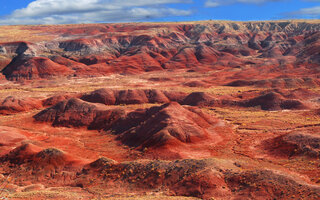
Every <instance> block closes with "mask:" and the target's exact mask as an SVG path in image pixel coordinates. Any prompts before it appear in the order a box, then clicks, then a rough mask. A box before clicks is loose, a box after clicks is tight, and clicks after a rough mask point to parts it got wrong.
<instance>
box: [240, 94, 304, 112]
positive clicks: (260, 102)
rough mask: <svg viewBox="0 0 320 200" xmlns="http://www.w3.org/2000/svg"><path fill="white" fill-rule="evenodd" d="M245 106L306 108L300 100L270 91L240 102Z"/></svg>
mask: <svg viewBox="0 0 320 200" xmlns="http://www.w3.org/2000/svg"><path fill="white" fill-rule="evenodd" d="M239 104H240V105H242V106H245V107H256V106H260V107H261V109H262V110H281V109H304V108H306V106H305V105H303V104H302V103H301V102H300V101H298V100H285V99H284V98H283V96H281V95H280V94H278V93H275V92H270V93H267V94H264V95H261V96H258V97H255V98H253V99H250V100H247V101H244V102H240V103H239Z"/></svg>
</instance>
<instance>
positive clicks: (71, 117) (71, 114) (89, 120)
mask: <svg viewBox="0 0 320 200" xmlns="http://www.w3.org/2000/svg"><path fill="white" fill-rule="evenodd" d="M122 115H124V111H123V110H120V109H113V110H108V109H107V108H106V107H105V106H103V105H98V104H92V103H88V102H85V101H83V100H80V99H77V98H71V99H69V100H65V101H62V102H60V103H58V104H56V105H55V106H52V107H50V108H47V109H45V110H43V111H41V112H40V113H38V114H36V115H35V116H33V117H34V119H35V120H36V121H41V122H52V125H53V126H66V127H69V126H74V127H88V128H89V129H97V130H98V129H102V128H105V127H108V126H109V125H111V124H112V123H113V122H114V121H115V120H117V119H118V118H120V117H121V116H122Z"/></svg>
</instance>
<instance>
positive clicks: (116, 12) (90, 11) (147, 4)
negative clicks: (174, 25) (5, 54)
mask: <svg viewBox="0 0 320 200" xmlns="http://www.w3.org/2000/svg"><path fill="white" fill-rule="evenodd" d="M191 2H192V0H151V1H150V0H126V1H122V0H35V1H33V2H31V3H30V4H29V5H28V6H27V7H26V8H22V9H17V10H15V11H14V12H13V13H12V14H10V15H8V16H4V17H2V18H0V24H64V23H95V22H123V21H139V20H143V19H149V18H152V19H153V18H160V17H167V16H185V15H190V14H191V11H190V10H181V9H173V8H170V7H168V6H167V4H171V3H191Z"/></svg>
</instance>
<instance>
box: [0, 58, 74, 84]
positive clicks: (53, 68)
mask: <svg viewBox="0 0 320 200" xmlns="http://www.w3.org/2000/svg"><path fill="white" fill-rule="evenodd" d="M72 73H73V70H71V69H69V68H68V67H66V66H64V65H60V64H57V63H55V62H53V61H52V60H50V59H49V58H45V57H24V56H18V57H15V58H14V59H13V60H12V61H11V63H10V64H9V65H8V66H7V67H6V68H5V69H3V74H4V75H5V76H6V77H7V79H9V80H20V79H37V78H48V77H52V76H65V75H70V74H72Z"/></svg>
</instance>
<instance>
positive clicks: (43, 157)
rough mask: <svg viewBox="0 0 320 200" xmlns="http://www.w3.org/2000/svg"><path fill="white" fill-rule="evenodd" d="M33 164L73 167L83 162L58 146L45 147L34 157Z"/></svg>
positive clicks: (45, 166) (48, 166)
mask: <svg viewBox="0 0 320 200" xmlns="http://www.w3.org/2000/svg"><path fill="white" fill-rule="evenodd" d="M32 162H33V164H34V165H35V166H36V167H37V168H41V169H42V168H46V169H48V168H53V169H56V168H61V167H72V166H76V165H77V164H79V163H81V161H80V160H77V159H74V158H72V157H71V156H70V155H68V154H66V153H64V152H63V151H61V150H59V149H56V148H48V149H44V150H42V151H40V152H38V153H37V154H35V155H34V157H33V158H32Z"/></svg>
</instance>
